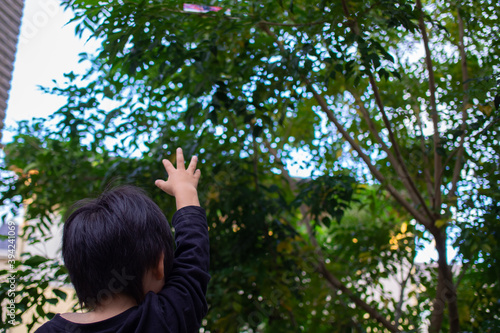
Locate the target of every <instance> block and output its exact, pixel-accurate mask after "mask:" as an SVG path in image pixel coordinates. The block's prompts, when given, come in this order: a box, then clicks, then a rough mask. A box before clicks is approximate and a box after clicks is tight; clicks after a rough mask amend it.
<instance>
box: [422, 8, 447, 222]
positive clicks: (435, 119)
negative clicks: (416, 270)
mask: <svg viewBox="0 0 500 333" xmlns="http://www.w3.org/2000/svg"><path fill="white" fill-rule="evenodd" d="M416 4H417V8H418V9H419V10H420V17H419V19H418V25H419V28H420V32H421V33H422V39H423V42H424V49H425V63H426V65H427V72H428V74H429V93H430V111H431V112H430V113H431V118H432V124H433V129H434V133H433V140H434V203H433V209H434V211H435V212H436V213H437V214H440V211H441V202H442V198H441V169H442V161H441V159H442V158H441V155H440V154H439V150H440V148H441V139H440V137H439V127H438V126H439V115H438V113H437V106H436V80H435V78H434V68H433V67H432V59H431V50H430V48H429V37H428V36H427V30H426V27H425V22H424V11H423V8H422V2H421V1H420V0H416Z"/></svg>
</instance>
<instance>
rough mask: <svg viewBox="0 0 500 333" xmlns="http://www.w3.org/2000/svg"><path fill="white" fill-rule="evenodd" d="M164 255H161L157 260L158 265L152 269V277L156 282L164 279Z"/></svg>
mask: <svg viewBox="0 0 500 333" xmlns="http://www.w3.org/2000/svg"><path fill="white" fill-rule="evenodd" d="M164 261H165V254H164V253H162V254H161V256H160V259H159V260H158V264H157V265H156V267H155V268H154V269H153V276H154V277H155V279H157V280H162V279H163V278H164V277H165V271H164V270H165V264H164Z"/></svg>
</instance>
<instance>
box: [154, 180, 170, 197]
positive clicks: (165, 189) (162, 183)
mask: <svg viewBox="0 0 500 333" xmlns="http://www.w3.org/2000/svg"><path fill="white" fill-rule="evenodd" d="M155 185H156V186H157V187H158V188H159V189H160V190H162V191H163V192H165V193H168V194H170V195H172V189H171V188H170V186H169V185H168V182H166V181H164V180H162V179H157V180H156V181H155Z"/></svg>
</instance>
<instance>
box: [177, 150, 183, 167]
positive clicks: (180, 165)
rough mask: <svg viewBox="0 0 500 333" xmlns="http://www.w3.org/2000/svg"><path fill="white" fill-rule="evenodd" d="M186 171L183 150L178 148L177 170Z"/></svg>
mask: <svg viewBox="0 0 500 333" xmlns="http://www.w3.org/2000/svg"><path fill="white" fill-rule="evenodd" d="M179 169H181V170H184V154H183V153H182V148H177V170H179Z"/></svg>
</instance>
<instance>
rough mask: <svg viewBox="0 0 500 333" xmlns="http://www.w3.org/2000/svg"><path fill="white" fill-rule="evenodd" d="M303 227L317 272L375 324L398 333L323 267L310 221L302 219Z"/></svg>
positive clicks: (395, 328)
mask: <svg viewBox="0 0 500 333" xmlns="http://www.w3.org/2000/svg"><path fill="white" fill-rule="evenodd" d="M304 220H305V225H306V227H307V232H308V234H309V239H310V240H311V243H312V245H313V246H314V248H315V252H316V255H317V256H318V260H317V261H318V271H319V272H320V273H321V274H322V275H323V277H324V278H325V279H326V281H327V282H328V283H329V284H330V286H332V287H333V288H334V289H336V290H340V291H341V292H342V293H343V294H344V295H346V296H347V297H349V299H350V300H351V301H352V302H354V303H355V304H356V305H357V306H358V307H359V308H360V309H363V310H365V311H366V313H368V314H369V315H370V317H372V318H373V319H375V320H376V321H377V322H379V323H380V324H381V325H382V326H384V327H385V328H386V329H387V330H389V331H390V332H400V330H399V329H398V327H397V326H396V325H395V324H393V323H391V322H390V321H388V320H387V319H386V318H385V317H384V316H382V315H381V314H380V313H379V312H378V311H377V310H376V309H374V308H373V307H371V306H370V305H369V304H368V303H366V302H365V301H363V300H362V299H361V298H359V297H358V296H357V295H355V294H354V293H353V292H352V291H351V290H350V289H349V288H347V287H346V286H345V285H344V284H343V283H342V282H341V281H340V280H339V279H337V277H335V275H333V274H332V273H331V272H330V271H329V270H328V268H327V267H326V265H325V259H324V256H323V252H322V251H321V247H320V246H319V244H318V240H317V239H316V236H315V235H314V233H313V230H312V226H311V223H310V219H307V218H306V217H304Z"/></svg>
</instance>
